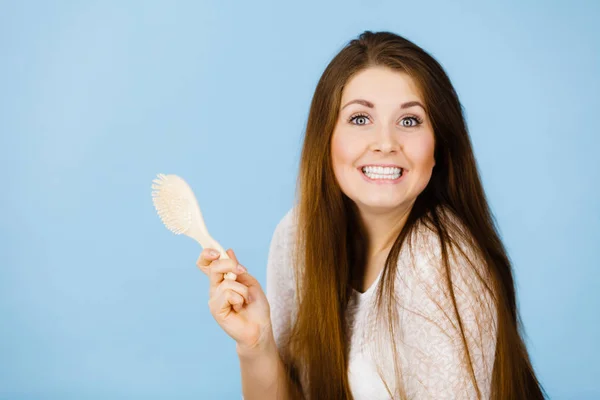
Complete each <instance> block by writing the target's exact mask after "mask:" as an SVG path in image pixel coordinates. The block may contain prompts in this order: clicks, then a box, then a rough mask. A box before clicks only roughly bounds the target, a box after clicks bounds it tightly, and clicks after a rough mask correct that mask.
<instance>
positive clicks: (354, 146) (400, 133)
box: [331, 67, 435, 213]
mask: <svg viewBox="0 0 600 400" xmlns="http://www.w3.org/2000/svg"><path fill="white" fill-rule="evenodd" d="M417 102H418V103H417ZM419 104H422V105H423V107H424V106H425V104H424V102H423V100H422V99H421V98H420V96H419V95H418V90H417V88H416V86H415V84H414V83H413V82H412V79H411V78H410V77H409V76H408V75H406V74H404V73H402V72H397V71H394V70H392V69H389V68H385V67H372V68H368V69H365V70H363V71H361V72H359V73H357V74H356V75H354V76H353V77H352V78H351V79H350V80H349V81H348V82H347V84H346V86H345V88H344V90H343V93H342V102H341V105H340V114H339V117H338V120H337V123H336V126H335V128H334V132H333V137H332V139H331V141H332V142H331V156H332V161H333V170H334V173H335V177H336V179H337V181H338V183H339V185H340V187H341V189H342V191H343V192H344V193H345V194H346V195H347V196H348V197H349V198H350V199H352V200H353V201H354V202H355V203H356V205H357V206H358V208H359V209H360V210H363V211H370V212H371V213H373V212H375V213H385V212H386V211H391V210H392V209H396V208H397V207H403V208H404V207H412V204H413V203H414V201H415V199H416V198H417V196H418V195H419V194H420V193H421V192H422V191H423V190H424V189H425V187H426V186H427V183H428V182H429V179H430V178H431V174H432V169H433V166H434V165H435V160H434V158H433V152H434V145H435V141H434V135H433V128H432V126H431V123H430V121H429V120H428V118H427V115H426V113H425V110H424V109H423V108H422V106H420V105H419ZM379 165H384V166H396V167H400V168H402V175H401V176H399V169H397V168H383V169H381V168H371V167H369V166H379ZM365 166H367V167H368V168H367V170H366V171H365V170H364V167H365Z"/></svg>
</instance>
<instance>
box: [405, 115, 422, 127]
mask: <svg viewBox="0 0 600 400" xmlns="http://www.w3.org/2000/svg"><path fill="white" fill-rule="evenodd" d="M411 120H412V121H415V122H414V124H413V125H410V122H409V125H407V124H405V122H406V121H411ZM422 123H423V120H422V119H421V118H419V117H417V116H416V115H413V116H410V117H405V118H402V121H400V124H401V125H402V126H403V127H405V128H414V127H415V126H418V125H421V124H422Z"/></svg>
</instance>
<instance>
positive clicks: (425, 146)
mask: <svg viewBox="0 0 600 400" xmlns="http://www.w3.org/2000/svg"><path fill="white" fill-rule="evenodd" d="M434 149H435V142H434V140H433V137H431V138H429V137H427V138H420V139H419V140H418V141H415V142H413V143H410V144H409V145H408V146H406V147H405V151H406V153H407V156H408V157H409V158H410V159H412V161H413V164H414V165H413V167H416V169H418V170H421V171H423V172H430V170H431V169H432V168H433V166H434V164H435V160H434V157H433V153H434Z"/></svg>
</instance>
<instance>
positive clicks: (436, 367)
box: [266, 208, 496, 400]
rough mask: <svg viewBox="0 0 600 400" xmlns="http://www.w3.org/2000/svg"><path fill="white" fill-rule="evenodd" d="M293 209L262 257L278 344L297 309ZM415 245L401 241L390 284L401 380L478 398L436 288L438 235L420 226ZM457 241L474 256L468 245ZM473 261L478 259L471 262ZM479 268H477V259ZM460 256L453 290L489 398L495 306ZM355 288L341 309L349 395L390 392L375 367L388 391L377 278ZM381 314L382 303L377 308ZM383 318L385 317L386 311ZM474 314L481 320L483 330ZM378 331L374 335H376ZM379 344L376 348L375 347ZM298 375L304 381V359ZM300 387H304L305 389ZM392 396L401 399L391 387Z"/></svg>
mask: <svg viewBox="0 0 600 400" xmlns="http://www.w3.org/2000/svg"><path fill="white" fill-rule="evenodd" d="M295 233H296V214H295V208H292V209H291V210H289V211H288V212H287V213H286V215H285V216H284V217H283V218H282V219H281V221H280V222H279V224H278V225H277V227H276V228H275V232H274V234H273V238H272V240H271V244H270V250H269V256H268V262H267V287H266V295H267V298H268V300H269V304H270V307H271V320H272V324H273V333H274V336H275V340H276V342H277V346H278V347H279V348H281V344H282V341H283V339H284V338H285V337H286V335H287V334H289V332H290V329H291V327H292V323H293V322H294V321H295V318H296V315H297V305H296V300H295V290H296V286H295V277H294V272H293V267H292V264H291V263H292V259H291V249H292V246H294V245H295V243H296V242H295ZM413 244H414V246H413V248H414V251H413V252H409V251H408V250H407V246H404V245H403V247H404V248H403V249H402V250H401V252H400V257H399V259H398V276H397V277H396V282H395V289H396V295H397V299H399V302H398V304H403V307H400V306H398V315H399V325H400V326H399V329H400V331H397V332H396V334H395V336H396V337H395V339H394V341H395V342H396V348H397V351H398V355H399V358H398V362H399V365H400V367H401V376H402V382H403V385H404V387H405V391H406V394H407V395H408V397H409V398H415V399H419V400H420V399H471V398H474V399H475V398H477V395H476V392H475V389H474V387H473V385H472V382H471V380H470V378H469V376H470V375H469V372H468V371H469V370H468V369H467V367H466V364H464V362H462V361H461V359H460V356H461V355H462V354H463V353H464V351H463V347H462V340H461V337H460V331H458V330H457V329H458V323H457V319H456V317H455V313H454V311H453V307H452V303H451V301H450V298H449V297H448V296H446V295H444V293H445V292H447V291H444V290H442V287H443V280H441V279H439V278H438V276H439V275H437V274H438V273H439V272H440V271H441V268H442V265H443V264H441V255H440V244H439V240H438V239H437V235H435V234H434V233H433V232H431V231H430V230H428V229H427V228H425V227H424V226H420V227H419V229H417V235H416V236H415V240H414V241H413ZM461 248H462V249H463V250H464V251H466V252H467V256H468V257H469V258H470V259H472V260H475V259H474V258H473V253H472V252H470V251H469V249H468V248H466V247H464V246H462V244H461ZM475 262H476V261H475ZM476 266H477V267H481V266H482V265H481V263H479V265H477V264H476ZM468 267H469V266H468V264H466V259H465V257H454V258H451V259H450V268H451V274H452V279H453V286H454V294H455V296H456V300H457V305H458V308H459V312H460V314H461V317H462V323H463V328H464V330H465V334H466V336H467V341H468V345H469V349H470V353H471V358H472V360H473V365H474V368H475V376H476V379H477V382H478V385H479V389H480V391H481V394H482V398H484V399H485V398H489V391H490V384H491V374H492V367H493V363H494V352H495V345H496V310H495V308H493V306H491V304H492V302H491V298H490V296H488V295H487V294H486V292H484V291H483V289H482V286H481V284H480V283H479V282H478V281H476V280H475V279H474V277H475V275H474V272H473V271H472V269H469V268H468ZM381 276H382V274H381V273H380V274H379V276H378V277H377V280H376V281H375V282H374V284H373V285H371V286H370V287H369V289H368V290H367V291H366V292H364V293H360V292H358V291H356V290H354V289H352V296H351V298H350V300H349V303H348V305H347V309H346V324H347V327H346V332H347V338H348V340H349V343H350V355H349V366H348V379H349V383H350V387H351V390H352V394H353V396H354V399H355V400H378V399H389V398H390V396H389V394H388V392H387V391H386V388H385V385H384V383H383V381H382V379H381V378H380V376H379V375H378V373H377V367H376V366H377V365H379V366H380V369H381V370H382V373H383V374H384V377H385V380H386V382H387V383H388V385H389V387H390V390H391V391H392V393H394V391H395V389H394V388H395V378H394V368H393V366H394V364H393V359H392V354H393V353H392V347H391V341H390V339H389V333H387V332H388V329H389V328H387V325H386V324H382V325H379V323H381V321H378V322H376V321H375V318H374V317H375V303H374V301H375V296H374V294H375V292H376V286H377V284H378V283H379V282H380V280H381ZM476 299H482V300H485V304H487V305H489V308H486V309H481V308H478V307H477V306H476V303H475V300H476ZM382 315H384V316H387V310H383V314H382ZM385 318H387V317H385ZM475 318H477V319H478V320H479V321H480V322H481V325H482V326H483V327H484V328H483V329H482V330H481V332H480V331H479V329H478V324H476V323H475ZM375 335H380V336H378V338H379V340H374V338H375V337H376V336H375ZM375 343H382V344H383V346H382V347H380V350H379V351H377V349H375V348H374V347H373V346H374V344H375ZM299 368H300V381H301V383H302V386H303V389H305V388H306V383H307V382H306V375H305V371H303V369H302V366H299ZM305 393H306V392H305ZM394 398H400V396H399V395H398V394H394Z"/></svg>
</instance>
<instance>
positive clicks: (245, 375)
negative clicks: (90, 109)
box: [238, 210, 301, 400]
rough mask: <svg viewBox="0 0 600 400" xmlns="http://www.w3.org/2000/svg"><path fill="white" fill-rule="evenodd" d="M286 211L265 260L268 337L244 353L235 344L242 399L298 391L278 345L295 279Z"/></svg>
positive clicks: (286, 322) (288, 315)
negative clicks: (254, 349)
mask: <svg viewBox="0 0 600 400" xmlns="http://www.w3.org/2000/svg"><path fill="white" fill-rule="evenodd" d="M291 218H292V214H291V210H290V212H288V213H287V214H286V215H285V216H284V217H283V218H282V220H281V221H280V222H279V224H278V225H277V226H276V228H275V231H274V233H273V237H272V239H271V244H270V247H269V256H268V260H267V285H266V288H267V291H266V296H267V300H268V302H269V308H270V312H271V324H272V327H273V329H272V337H271V338H270V340H267V345H265V348H264V349H259V350H257V351H253V352H248V351H245V350H242V349H240V348H239V347H238V356H239V359H240V369H241V374H242V390H243V393H244V399H245V400H254V399H260V400H269V399H277V400H280V399H298V398H301V395H300V392H299V390H298V388H296V386H295V385H292V384H290V379H289V378H288V376H287V370H286V368H285V365H284V363H283V360H282V358H281V356H280V352H279V348H278V347H279V346H280V345H281V344H282V342H283V340H284V338H285V337H286V335H287V334H288V333H289V330H290V329H291V315H292V309H293V307H294V302H295V301H294V295H295V279H294V276H293V270H292V265H291V260H290V256H289V253H288V241H289V240H290V234H291V233H293V232H292V226H291V225H292V219H291Z"/></svg>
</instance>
